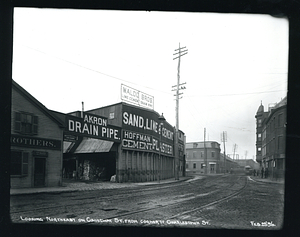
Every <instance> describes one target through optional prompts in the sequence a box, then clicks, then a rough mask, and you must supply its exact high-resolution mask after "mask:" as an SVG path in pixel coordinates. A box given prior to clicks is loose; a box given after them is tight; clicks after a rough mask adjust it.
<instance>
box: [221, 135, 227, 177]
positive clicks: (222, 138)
mask: <svg viewBox="0 0 300 237" xmlns="http://www.w3.org/2000/svg"><path fill="white" fill-rule="evenodd" d="M221 142H223V143H224V174H226V152H225V142H227V132H223V133H222V134H221Z"/></svg>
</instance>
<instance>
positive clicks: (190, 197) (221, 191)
mask: <svg viewBox="0 0 300 237" xmlns="http://www.w3.org/2000/svg"><path fill="white" fill-rule="evenodd" d="M234 178H236V176H235V177H234V176H220V177H215V178H214V179H211V180H189V181H186V182H182V183H177V184H176V185H164V186H159V187H151V188H146V189H142V191H141V192H139V191H140V189H128V190H126V191H125V190H124V192H122V193H121V194H118V195H115V196H114V197H113V198H112V197H111V196H109V195H106V196H101V197H95V196H89V197H87V198H85V199H81V200H78V198H76V197H75V198H74V199H73V200H72V203H69V204H67V205H51V206H48V207H36V208H34V209H22V210H19V211H13V212H11V214H14V215H15V214H18V213H19V214H20V213H21V214H23V215H25V214H26V215H30V214H36V213H37V211H39V212H42V213H44V212H45V211H46V210H49V209H56V210H60V211H62V213H61V214H63V213H64V212H63V209H66V208H69V209H72V208H73V207H74V205H77V206H78V205H79V206H80V205H83V204H84V205H85V206H86V205H90V204H91V205H95V203H97V202H98V201H100V200H99V199H101V202H106V201H107V202H110V203H111V204H114V202H119V201H122V200H123V201H125V200H128V199H129V198H130V199H131V200H132V199H134V198H139V200H140V199H143V197H146V196H149V195H157V191H161V192H160V194H161V195H162V196H163V195H165V194H166V193H168V192H173V194H174V193H177V194H178V190H182V193H181V194H179V195H177V196H176V200H169V201H166V200H162V202H161V203H160V202H158V203H156V204H154V206H153V204H152V205H150V206H147V203H149V202H151V201H149V200H148V201H147V200H146V201H144V202H140V203H137V206H136V207H135V209H134V210H131V211H127V210H126V209H125V210H124V209H122V208H121V209H119V208H118V207H113V206H107V207H102V208H96V209H97V211H99V210H100V211H104V212H105V213H106V214H105V219H114V218H124V217H132V216H141V215H143V217H144V216H145V214H147V213H151V212H152V213H153V212H155V211H157V210H159V211H160V212H162V211H163V210H166V209H170V208H173V210H180V207H181V206H182V205H183V204H186V203H188V202H190V201H195V200H196V201H197V200H199V201H200V202H202V203H203V204H202V205H201V206H200V207H198V208H197V209H194V210H189V211H186V210H185V211H183V210H182V211H181V212H180V213H176V214H170V215H169V216H168V217H167V218H168V219H172V218H179V217H180V216H183V215H186V214H187V213H191V212H195V211H197V210H200V209H201V208H202V209H203V208H205V207H208V206H211V205H215V204H217V203H220V202H222V201H225V200H228V199H230V198H232V197H234V196H236V195H238V194H239V193H240V192H242V190H243V189H244V188H245V187H246V185H247V181H246V184H245V186H244V187H242V188H241V189H239V190H238V191H236V190H235V189H236V188H235V189H234V186H235V185H236V183H238V182H239V180H240V178H241V177H238V178H237V180H236V181H235V182H232V180H233V179H234ZM220 179H221V180H220ZM224 179H225V181H224ZM218 180H220V181H218ZM228 181H229V182H228ZM215 183H218V184H219V186H218V185H217V186H213V185H212V184H215ZM186 186H195V189H196V190H195V192H196V193H184V187H186ZM212 186H213V188H214V189H212ZM175 187H177V189H175V190H173V189H170V188H175ZM134 191H135V192H136V193H133V192H134ZM200 191H201V192H200ZM228 191H229V192H230V193H229V194H228ZM197 192H198V193H197ZM215 195H218V196H221V198H218V199H217V200H215V199H214V200H211V197H212V196H215ZM89 199H90V200H91V201H89V202H86V200H89ZM95 199H96V200H95ZM173 199H174V198H173ZM145 204H146V205H145ZM138 205H141V206H143V207H142V208H139V207H138ZM85 209H88V208H87V207H86V208H85ZM111 211H117V212H116V213H114V214H111V215H107V213H109V212H111ZM58 212H59V211H58ZM91 214H93V211H91ZM78 215H80V214H77V216H78ZM68 216H76V214H75V215H67V217H68ZM79 224H82V225H86V224H95V223H94V222H92V221H91V222H88V223H79ZM144 225H147V224H144Z"/></svg>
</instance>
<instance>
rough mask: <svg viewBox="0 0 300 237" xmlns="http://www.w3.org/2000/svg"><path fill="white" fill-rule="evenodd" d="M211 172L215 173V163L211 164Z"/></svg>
mask: <svg viewBox="0 0 300 237" xmlns="http://www.w3.org/2000/svg"><path fill="white" fill-rule="evenodd" d="M210 173H211V174H214V173H215V164H210Z"/></svg>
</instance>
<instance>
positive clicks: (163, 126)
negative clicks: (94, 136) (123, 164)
mask: <svg viewBox="0 0 300 237" xmlns="http://www.w3.org/2000/svg"><path fill="white" fill-rule="evenodd" d="M158 117H159V114H157V113H156V112H154V111H148V110H141V109H138V108H134V107H132V106H128V105H123V111H122V128H123V133H122V148H123V149H137V150H145V151H147V150H148V151H156V152H159V151H160V152H161V153H163V154H167V155H173V150H174V149H173V148H174V128H173V127H172V126H171V125H170V124H169V123H167V122H166V121H163V122H162V121H159V119H158Z"/></svg>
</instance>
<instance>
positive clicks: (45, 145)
mask: <svg viewBox="0 0 300 237" xmlns="http://www.w3.org/2000/svg"><path fill="white" fill-rule="evenodd" d="M10 143H11V145H12V146H22V147H32V148H40V149H53V150H60V149H61V141H59V140H53V139H45V138H39V137H29V136H19V135H15V134H11V137H10Z"/></svg>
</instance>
